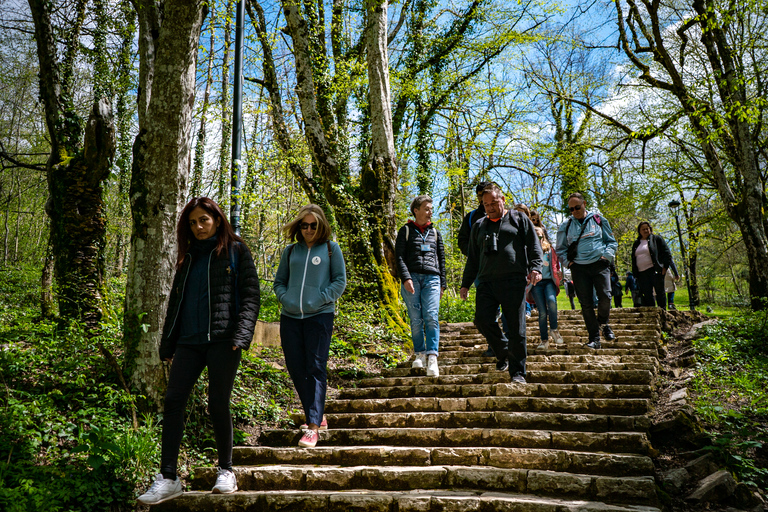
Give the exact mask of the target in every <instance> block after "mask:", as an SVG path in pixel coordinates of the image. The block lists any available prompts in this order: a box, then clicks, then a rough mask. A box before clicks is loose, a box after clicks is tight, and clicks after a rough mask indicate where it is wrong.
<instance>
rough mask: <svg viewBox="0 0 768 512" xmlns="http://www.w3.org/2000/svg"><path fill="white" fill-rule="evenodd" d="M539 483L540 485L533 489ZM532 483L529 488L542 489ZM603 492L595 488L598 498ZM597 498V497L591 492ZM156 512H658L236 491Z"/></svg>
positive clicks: (514, 499) (437, 494) (502, 495)
mask: <svg viewBox="0 0 768 512" xmlns="http://www.w3.org/2000/svg"><path fill="white" fill-rule="evenodd" d="M539 480H540V481H541V483H539ZM545 483H546V482H545V479H543V478H541V479H538V480H537V479H536V478H534V480H533V482H532V484H533V485H534V486H536V485H544V484H545ZM606 490H607V489H604V488H603V486H601V491H600V492H601V493H603V494H605V492H606ZM596 492H597V491H596ZM152 510H153V511H157V512H205V511H214V510H215V511H217V512H309V511H311V512H350V511H354V512H393V511H397V512H661V511H660V509H659V508H656V507H652V506H645V505H618V504H609V503H606V502H605V501H587V500H578V501H574V500H570V499H561V498H552V497H547V496H535V495H530V494H523V493H511V492H483V491H469V490H467V491H461V490H458V491H446V490H416V491H370V490H350V491H238V492H236V493H233V494H211V493H210V492H208V491H193V492H185V493H184V494H183V495H182V496H181V497H179V498H177V499H175V500H171V501H167V502H165V503H161V504H160V505H157V506H155V507H153V508H152Z"/></svg>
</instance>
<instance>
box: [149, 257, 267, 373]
mask: <svg viewBox="0 0 768 512" xmlns="http://www.w3.org/2000/svg"><path fill="white" fill-rule="evenodd" d="M230 250H235V251H237V256H236V257H234V260H235V261H236V262H237V272H234V269H233V268H232V259H233V258H230V255H229V254H228V253H227V252H225V251H222V253H221V255H219V256H217V255H216V252H215V251H211V252H210V253H208V254H207V256H206V255H205V254H199V253H198V251H190V252H188V253H187V255H186V256H185V258H184V261H183V263H182V264H181V267H180V268H179V269H178V270H177V271H176V274H175V275H174V277H173V286H172V288H171V294H170V296H169V299H168V309H167V310H166V314H165V323H164V325H163V334H162V337H161V338H160V359H161V360H163V359H170V358H172V357H173V354H174V353H175V352H176V344H177V343H178V342H179V336H180V333H181V322H182V321H183V318H182V316H181V315H180V313H181V309H182V303H183V301H185V300H187V299H188V291H187V288H188V284H189V283H188V279H189V277H190V269H191V267H192V259H193V257H194V256H193V254H195V253H198V256H197V257H202V258H203V259H207V262H206V271H205V272H204V273H201V274H200V278H203V279H205V280H206V281H207V287H206V286H200V283H196V284H197V286H195V287H194V288H196V289H197V290H203V289H206V288H207V291H208V301H207V302H208V304H207V305H208V329H207V332H206V333H205V342H211V343H230V344H232V345H233V346H236V347H239V348H241V349H243V350H248V348H249V347H250V346H251V341H252V340H253V331H254V329H255V327H256V320H257V319H258V317H259V307H260V305H261V294H260V290H259V276H258V275H257V273H256V266H255V265H254V263H253V257H252V256H251V252H250V251H249V250H248V247H246V245H245V244H242V243H240V244H235V245H234V246H233V247H232V248H230ZM206 252H207V251H206ZM235 281H237V284H236V285H235ZM235 286H237V291H235ZM189 300H190V301H194V300H195V298H189ZM235 302H237V308H236V305H235ZM199 306H200V304H199V303H196V304H195V305H193V306H192V308H191V310H195V308H198V307H199ZM236 309H237V310H236Z"/></svg>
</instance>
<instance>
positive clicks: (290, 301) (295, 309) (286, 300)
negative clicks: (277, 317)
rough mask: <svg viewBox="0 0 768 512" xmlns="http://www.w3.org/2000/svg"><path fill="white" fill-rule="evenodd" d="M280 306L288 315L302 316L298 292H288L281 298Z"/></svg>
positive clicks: (291, 290)
mask: <svg viewBox="0 0 768 512" xmlns="http://www.w3.org/2000/svg"><path fill="white" fill-rule="evenodd" d="M280 304H281V305H282V306H283V311H285V312H287V313H292V314H294V315H299V314H301V308H299V293H298V290H293V289H288V291H287V292H285V293H284V294H283V296H282V297H281V298H280Z"/></svg>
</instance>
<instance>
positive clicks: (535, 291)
mask: <svg viewBox="0 0 768 512" xmlns="http://www.w3.org/2000/svg"><path fill="white" fill-rule="evenodd" d="M534 230H535V231H536V236H538V237H539V243H540V244H541V250H542V253H543V255H544V256H543V258H542V263H541V281H539V282H538V283H536V286H534V287H533V288H531V295H532V296H533V300H534V301H535V302H536V309H538V310H539V335H540V337H541V343H539V346H538V347H537V348H539V349H543V350H546V349H548V348H549V337H550V334H551V335H552V340H553V341H554V342H555V343H556V344H559V343H562V342H563V337H562V336H560V331H558V330H557V296H558V295H559V294H560V280H561V276H562V269H561V268H560V260H559V259H558V258H557V253H556V252H555V248H554V247H553V246H552V243H551V242H550V241H549V239H548V238H547V235H546V232H545V231H544V228H534ZM547 320H549V328H550V329H551V330H549V329H548V327H547Z"/></svg>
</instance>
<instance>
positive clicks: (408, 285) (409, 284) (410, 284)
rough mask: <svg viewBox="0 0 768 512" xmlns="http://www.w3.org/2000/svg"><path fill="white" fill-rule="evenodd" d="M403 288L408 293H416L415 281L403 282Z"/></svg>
mask: <svg viewBox="0 0 768 512" xmlns="http://www.w3.org/2000/svg"><path fill="white" fill-rule="evenodd" d="M403 287H404V288H405V291H407V292H408V293H415V292H416V290H415V289H414V288H413V280H412V279H408V280H406V281H403Z"/></svg>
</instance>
